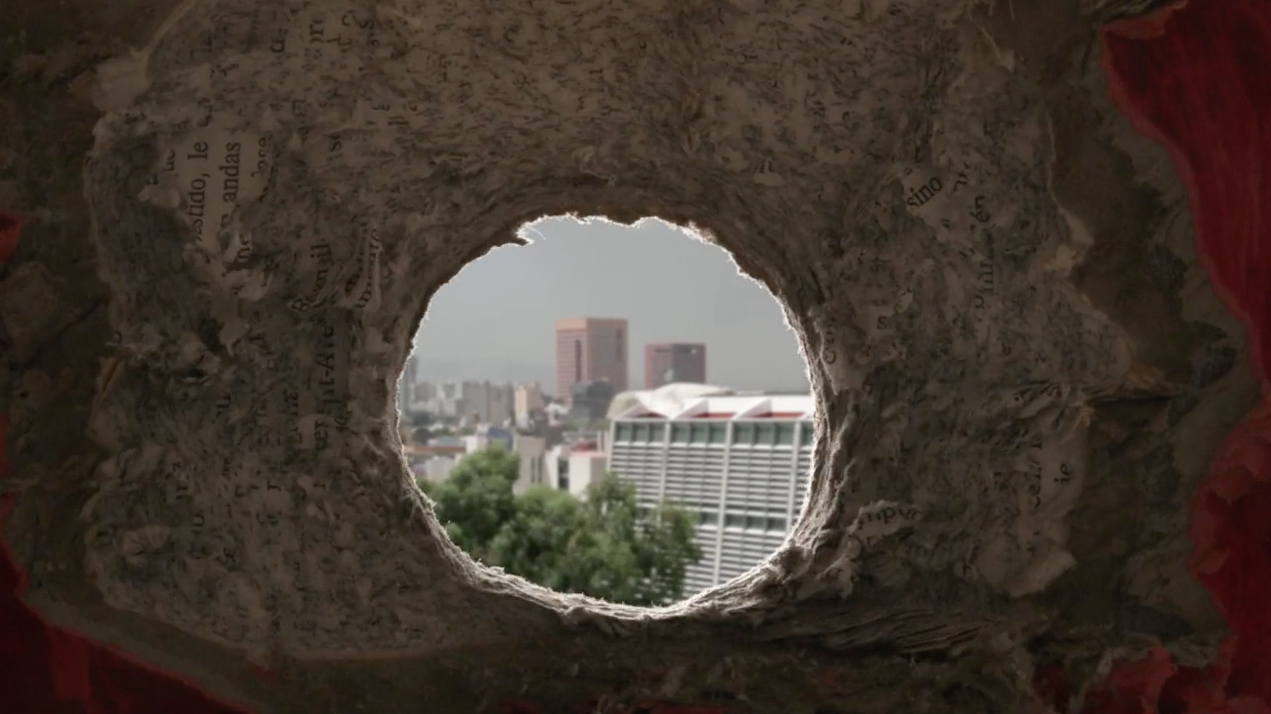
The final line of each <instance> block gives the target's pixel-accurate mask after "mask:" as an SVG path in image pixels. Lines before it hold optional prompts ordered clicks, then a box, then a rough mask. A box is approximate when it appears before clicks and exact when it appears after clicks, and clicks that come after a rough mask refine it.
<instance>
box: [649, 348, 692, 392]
mask: <svg viewBox="0 0 1271 714" xmlns="http://www.w3.org/2000/svg"><path fill="white" fill-rule="evenodd" d="M675 382H689V383H693V384H705V383H706V345H704V344H701V343H685V342H653V343H650V344H647V345H645V346H644V388H645V389H657V388H658V387H661V386H663V385H666V384H673V383H675Z"/></svg>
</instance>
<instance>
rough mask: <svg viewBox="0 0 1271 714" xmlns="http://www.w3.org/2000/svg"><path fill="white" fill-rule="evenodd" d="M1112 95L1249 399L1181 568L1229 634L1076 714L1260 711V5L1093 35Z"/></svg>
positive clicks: (1263, 34)
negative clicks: (1245, 348)
mask: <svg viewBox="0 0 1271 714" xmlns="http://www.w3.org/2000/svg"><path fill="white" fill-rule="evenodd" d="M1103 46H1104V70H1105V72H1106V73H1107V76H1108V79H1109V85H1110V92H1111V94H1112V98H1113V100H1114V101H1115V102H1116V103H1117V105H1118V106H1119V107H1120V108H1121V110H1122V111H1123V112H1124V113H1125V115H1126V116H1127V117H1129V118H1130V120H1131V121H1132V122H1133V123H1134V125H1135V128H1137V129H1138V130H1139V131H1140V132H1142V133H1143V134H1144V135H1146V136H1148V137H1149V138H1152V139H1153V140H1155V141H1157V142H1159V143H1160V144H1161V145H1163V146H1164V147H1166V148H1167V149H1168V150H1169V152H1170V154H1171V157H1172V159H1173V161H1174V167H1175V169H1176V171H1177V172H1178V175H1179V176H1180V177H1181V178H1182V180H1183V181H1184V183H1185V184H1186V186H1187V189H1188V194H1189V196H1190V198H1191V209H1192V216H1193V220H1194V222H1195V226H1194V228H1195V235H1196V248H1197V254H1198V255H1199V256H1200V257H1201V260H1202V261H1203V263H1204V265H1205V268H1206V269H1207V271H1208V273H1209V277H1210V280H1211V282H1212V283H1213V286H1214V289H1215V290H1216V291H1217V293H1218V295H1219V296H1220V297H1221V298H1222V299H1223V301H1224V302H1225V303H1226V304H1227V307H1228V308H1229V309H1230V310H1231V311H1232V312H1233V313H1234V314H1235V315H1237V316H1239V317H1240V318H1241V320H1242V321H1243V322H1244V324H1245V327H1246V329H1247V330H1248V335H1249V342H1250V345H1251V350H1250V352H1251V355H1250V358H1251V367H1252V370H1253V373H1254V374H1255V375H1256V376H1257V378H1258V381H1259V383H1260V385H1261V391H1262V401H1261V403H1260V405H1259V406H1258V407H1257V408H1256V409H1255V410H1254V411H1253V413H1252V414H1250V415H1249V416H1248V417H1247V418H1245V420H1244V421H1243V422H1241V423H1240V425H1239V426H1237V428H1236V429H1235V430H1233V432H1232V433H1231V434H1230V435H1228V437H1227V438H1226V439H1225V440H1224V442H1223V444H1222V445H1221V447H1220V448H1219V450H1218V452H1217V453H1216V454H1215V456H1214V460H1213V462H1212V464H1211V466H1210V471H1209V474H1208V475H1207V477H1206V478H1205V480H1204V481H1203V482H1202V483H1201V485H1200V487H1199V488H1198V489H1197V492H1196V493H1195V494H1194V495H1193V498H1192V506H1191V518H1192V522H1191V529H1190V536H1191V539H1192V543H1193V553H1192V557H1191V559H1190V562H1189V565H1190V567H1191V570H1192V573H1193V574H1194V575H1195V577H1196V578H1197V580H1198V581H1199V582H1200V583H1202V584H1203V585H1204V586H1205V587H1206V588H1208V589H1209V591H1210V593H1211V594H1212V595H1213V598H1214V602H1215V603H1216V604H1217V606H1218V608H1219V609H1220V610H1221V612H1222V614H1223V615H1224V616H1225V617H1226V619H1227V622H1228V624H1229V625H1230V626H1231V630H1232V633H1233V634H1232V636H1231V638H1230V639H1229V640H1228V641H1227V642H1226V643H1225V644H1224V645H1223V647H1222V650H1221V652H1220V654H1219V657H1218V660H1217V661H1216V662H1214V663H1213V664H1211V665H1209V666H1208V667H1180V666H1178V665H1177V664H1175V663H1174V662H1173V661H1172V660H1171V657H1170V656H1169V654H1168V653H1167V652H1166V651H1165V650H1164V649H1161V648H1158V649H1156V650H1154V651H1153V652H1152V653H1151V654H1150V655H1149V656H1148V657H1147V658H1146V659H1143V660H1141V661H1137V662H1120V663H1117V664H1116V665H1114V666H1113V669H1112V672H1111V674H1110V675H1109V676H1108V679H1107V681H1105V682H1104V683H1103V684H1102V685H1101V686H1098V687H1095V688H1093V689H1092V691H1090V692H1088V693H1087V698H1086V703H1085V707H1084V710H1083V711H1084V712H1086V714H1149V713H1152V712H1160V713H1161V714H1219V713H1228V714H1271V389H1269V386H1271V128H1269V125H1268V124H1267V118H1268V117H1269V116H1271V0H1194V1H1193V2H1189V3H1185V4H1183V5H1180V6H1177V7H1175V8H1174V9H1173V10H1171V11H1168V12H1163V13H1160V14H1159V15H1157V16H1156V17H1154V18H1152V19H1151V20H1149V21H1133V22H1123V23H1118V24H1116V25H1113V26H1110V27H1108V28H1107V29H1106V30H1105V31H1104V33H1103Z"/></svg>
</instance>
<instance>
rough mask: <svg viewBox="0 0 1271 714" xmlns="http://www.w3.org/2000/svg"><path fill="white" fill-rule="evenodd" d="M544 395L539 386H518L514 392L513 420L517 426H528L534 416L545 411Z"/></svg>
mask: <svg viewBox="0 0 1271 714" xmlns="http://www.w3.org/2000/svg"><path fill="white" fill-rule="evenodd" d="M544 406H545V405H544V404H543V393H542V392H541V391H539V388H538V384H537V383H535V384H518V385H516V387H515V388H514V389H513V390H512V418H513V419H514V420H515V421H516V425H517V426H521V427H524V426H528V425H529V423H530V420H532V419H533V418H534V415H536V414H538V413H539V412H541V411H543V407H544Z"/></svg>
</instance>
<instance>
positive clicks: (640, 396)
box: [609, 384, 816, 421]
mask: <svg viewBox="0 0 1271 714" xmlns="http://www.w3.org/2000/svg"><path fill="white" fill-rule="evenodd" d="M619 396H620V397H621V400H619V399H615V400H614V408H613V409H612V410H611V411H610V414H609V418H610V419H611V420H628V419H665V420H672V421H683V420H702V419H711V420H722V421H726V420H760V419H772V420H806V419H811V418H812V416H813V414H814V413H815V411H816V402H815V400H813V398H812V395H810V394H737V393H735V392H733V391H732V390H730V389H727V388H724V387H712V386H710V385H685V384H668V385H666V386H665V387H660V388H658V389H651V390H646V391H631V392H624V393H623V394H621V395H619Z"/></svg>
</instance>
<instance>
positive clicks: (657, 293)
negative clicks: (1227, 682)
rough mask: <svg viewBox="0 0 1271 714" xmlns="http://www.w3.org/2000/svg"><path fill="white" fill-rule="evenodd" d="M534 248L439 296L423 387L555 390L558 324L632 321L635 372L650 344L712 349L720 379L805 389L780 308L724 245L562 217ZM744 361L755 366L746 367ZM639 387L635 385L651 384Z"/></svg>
mask: <svg viewBox="0 0 1271 714" xmlns="http://www.w3.org/2000/svg"><path fill="white" fill-rule="evenodd" d="M524 235H525V237H526V238H528V239H530V240H531V241H532V245H529V246H525V247H520V246H512V247H504V248H500V249H497V250H494V251H491V252H490V253H489V254H488V255H486V256H485V257H483V258H481V259H479V260H477V261H474V262H473V263H472V264H470V265H469V266H468V267H466V268H465V269H464V270H463V271H461V272H460V274H459V275H458V276H457V277H456V278H455V279H454V280H453V281H451V283H450V284H448V285H446V286H445V287H444V288H442V289H441V290H440V291H438V293H437V295H436V296H435V297H434V299H433V302H432V304H431V305H430V306H429V310H428V316H427V317H426V318H425V320H424V322H423V324H422V326H421V329H420V331H419V334H418V335H416V340H415V345H416V347H415V355H416V357H417V361H418V363H419V365H420V372H419V376H418V378H419V379H423V380H429V381H435V382H445V381H454V380H464V379H469V380H491V381H507V382H538V383H539V384H540V385H542V386H543V387H544V389H545V390H552V391H555V389H556V364H555V356H556V345H555V344H554V342H555V333H554V325H555V323H556V321H557V320H561V319H566V318H571V317H577V316H583V315H603V316H611V317H620V318H624V319H627V320H628V323H629V325H630V327H629V334H628V335H627V337H626V349H627V358H626V362H627V364H628V365H631V366H637V365H638V367H637V368H636V369H637V375H638V376H642V375H643V365H644V360H643V356H644V355H643V351H644V345H646V344H649V343H698V344H705V345H708V346H709V350H708V351H707V365H706V373H707V375H708V376H709V379H710V381H711V382H712V383H714V384H718V385H720V386H727V387H734V388H738V389H767V388H773V389H794V390H798V389H806V386H807V380H806V377H805V371H804V370H805V366H804V363H803V360H802V358H801V357H800V356H799V353H798V344H797V341H796V339H795V337H794V333H793V332H792V331H790V329H789V328H788V327H787V326H786V324H785V319H784V316H783V314H782V311H781V308H780V306H779V305H778V304H777V302H776V300H775V299H773V297H772V296H771V294H769V293H768V292H767V291H766V290H765V289H764V288H762V287H761V286H760V285H758V284H757V283H756V282H754V281H752V280H750V279H749V278H746V277H744V276H742V275H740V274H739V273H738V272H737V269H736V267H735V266H734V265H733V263H732V262H731V260H730V259H729V258H728V256H727V254H726V253H724V251H723V250H721V249H720V248H718V247H716V246H713V245H709V244H706V243H703V242H701V241H698V240H696V239H694V238H693V237H691V236H690V235H688V234H687V233H686V232H685V231H683V230H682V229H680V228H678V227H676V226H672V225H669V224H666V223H663V222H661V221H656V220H648V221H642V222H640V223H638V224H636V225H634V226H621V225H617V224H614V223H609V222H607V221H602V220H592V221H587V222H583V221H578V220H574V219H570V218H564V217H557V218H551V219H544V220H542V221H538V222H536V223H534V224H531V225H527V226H526V227H525V229H524ZM739 355H744V359H738V356H739ZM638 376H637V379H635V380H632V382H631V383H630V387H631V388H639V387H642V386H643V385H642V384H640V383H638V382H640V381H641V380H639V379H638Z"/></svg>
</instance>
